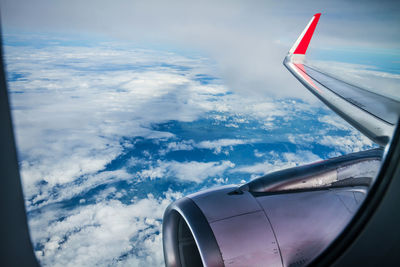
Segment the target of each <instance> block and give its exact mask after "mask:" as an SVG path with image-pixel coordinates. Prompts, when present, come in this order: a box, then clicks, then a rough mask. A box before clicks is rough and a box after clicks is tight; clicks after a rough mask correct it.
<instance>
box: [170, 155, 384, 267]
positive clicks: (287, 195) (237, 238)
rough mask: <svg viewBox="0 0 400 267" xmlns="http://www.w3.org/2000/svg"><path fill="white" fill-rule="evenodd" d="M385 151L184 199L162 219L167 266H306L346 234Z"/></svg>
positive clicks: (197, 194) (285, 172) (355, 156)
mask: <svg viewBox="0 0 400 267" xmlns="http://www.w3.org/2000/svg"><path fill="white" fill-rule="evenodd" d="M381 157H382V150H381V149H374V150H370V151H364V152H359V153H354V154H349V155H346V156H342V157H337V158H334V159H329V160H326V161H322V162H318V163H314V164H310V165H306V166H301V167H296V168H291V169H287V170H283V171H278V172H274V173H271V174H268V175H266V176H264V177H261V178H258V179H255V180H253V181H251V182H249V183H247V184H245V185H242V186H236V185H230V186H222V187H219V188H215V189H209V190H206V191H202V192H199V193H195V194H192V195H189V196H187V197H184V198H182V199H180V200H178V201H176V202H174V203H172V204H171V205H170V206H169V207H168V208H167V210H166V211H165V214H164V221H163V245H164V257H165V263H166V265H167V266H303V265H306V264H308V263H310V262H311V261H312V260H313V259H314V258H315V257H316V256H318V255H319V254H320V253H321V252H322V251H323V250H324V249H325V248H326V247H327V246H328V245H329V244H330V243H331V242H332V241H333V240H334V239H335V238H336V237H337V236H338V235H339V234H340V232H341V231H342V230H343V229H344V227H345V226H346V225H347V224H348V222H349V221H350V220H351V219H352V217H353V215H354V213H355V212H356V211H357V209H358V207H359V206H360V205H361V203H362V201H363V199H364V197H365V195H366V193H367V191H368V187H369V186H370V185H371V183H372V182H373V179H374V178H375V176H376V173H377V172H378V170H379V167H380V160H381Z"/></svg>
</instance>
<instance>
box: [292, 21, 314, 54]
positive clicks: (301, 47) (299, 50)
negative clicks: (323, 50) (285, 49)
mask: <svg viewBox="0 0 400 267" xmlns="http://www.w3.org/2000/svg"><path fill="white" fill-rule="evenodd" d="M320 16H321V13H317V14H315V15H314V17H313V20H312V22H311V25H310V26H309V27H308V29H307V31H306V33H305V34H304V36H303V38H302V39H301V41H300V43H299V44H298V45H297V47H296V49H295V50H294V52H293V54H300V55H305V54H306V51H307V48H308V44H309V43H310V41H311V37H312V36H313V34H314V30H315V28H316V27H317V23H318V20H319V17H320Z"/></svg>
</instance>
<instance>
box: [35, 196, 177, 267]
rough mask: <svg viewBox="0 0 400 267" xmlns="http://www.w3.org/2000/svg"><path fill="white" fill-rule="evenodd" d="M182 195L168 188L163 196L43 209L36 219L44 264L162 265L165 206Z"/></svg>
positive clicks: (41, 257) (38, 249)
mask: <svg viewBox="0 0 400 267" xmlns="http://www.w3.org/2000/svg"><path fill="white" fill-rule="evenodd" d="M180 197H182V195H181V194H180V193H176V192H172V191H168V192H167V193H166V194H165V196H164V197H163V198H155V197H153V196H152V195H149V196H148V197H147V198H144V199H140V200H136V201H134V202H132V203H131V204H129V205H127V204H123V203H122V202H120V201H118V200H115V199H111V200H108V201H105V200H103V201H101V202H98V203H96V204H92V205H87V206H78V207H77V208H75V209H73V210H71V211H67V210H61V209H51V210H43V212H42V214H41V216H38V217H35V219H33V220H31V221H30V227H31V233H32V235H33V239H34V240H36V241H37V242H38V244H40V246H39V248H37V249H36V250H35V253H36V255H37V257H38V258H39V260H40V262H41V264H42V265H43V266H97V265H101V266H110V265H118V264H122V263H123V265H125V266H127V265H129V266H162V265H163V253H162V245H161V243H162V242H161V220H162V216H163V212H164V210H165V208H166V207H167V205H168V204H169V203H171V202H172V201H173V200H175V199H177V198H180ZM60 217H63V218H64V219H63V220H54V218H60ZM132 251H134V253H132Z"/></svg>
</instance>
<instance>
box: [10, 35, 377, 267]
mask: <svg viewBox="0 0 400 267" xmlns="http://www.w3.org/2000/svg"><path fill="white" fill-rule="evenodd" d="M36 37H37V36H35V35H22V36H21V35H6V36H5V41H6V43H8V44H9V45H6V47H5V51H6V62H7V76H8V80H9V87H10V97H11V104H12V113H13V119H14V127H15V131H16V137H17V145H18V150H19V158H20V166H21V173H22V179H23V187H24V194H25V199H26V207H27V210H28V218H29V225H30V229H31V235H32V240H33V243H34V249H35V253H36V255H37V257H38V259H39V260H40V262H41V264H42V265H44V266H76V265H78V266H94V265H104V266H109V265H115V266H118V265H124V266H127V265H129V266H162V265H163V255H162V248H161V223H162V221H161V220H162V214H163V211H164V209H165V207H166V206H167V205H168V204H169V203H171V202H172V201H174V200H175V199H177V198H179V197H181V196H183V195H185V194H187V193H190V192H194V191H197V190H200V189H203V188H208V187H211V186H216V185H220V184H226V183H240V182H243V181H249V180H250V179H252V178H255V177H256V176H259V175H263V174H265V173H267V172H270V171H274V170H278V169H282V168H286V167H290V166H296V165H298V164H303V163H309V162H312V161H315V160H320V159H324V158H327V157H329V156H335V155H340V154H344V153H348V152H352V151H359V150H362V149H366V148H370V147H372V146H373V144H372V143H371V142H370V141H369V140H368V139H366V138H364V137H363V136H362V135H361V134H360V133H358V132H357V131H356V130H354V129H352V128H351V127H350V126H349V125H348V124H347V123H346V122H344V121H343V120H341V119H340V118H338V117H337V116H335V115H334V114H333V113H332V112H330V111H329V110H327V109H326V108H324V107H322V105H319V104H316V105H310V104H309V103H307V102H305V101H303V100H301V99H298V98H294V97H291V98H278V99H274V98H270V97H265V98H260V97H251V96H248V97H246V98H244V97H243V96H242V95H240V94H235V93H232V92H231V90H230V88H229V87H228V86H227V85H226V84H224V83H223V82H222V80H221V79H220V78H219V77H218V76H216V75H215V65H213V62H212V61H210V60H209V59H207V58H205V57H202V56H185V55H183V54H180V53H175V52H166V51H163V50H150V49H139V48H137V47H131V46H127V45H122V44H119V43H113V42H102V43H96V42H95V43H94V44H91V43H89V44H82V43H80V44H76V43H72V44H71V42H70V41H67V40H65V39H60V40H55V39H54V38H53V39H51V38H50V37H48V38H46V37H45V36H42V37H43V40H42V42H39V43H36V44H35V40H37V38H36ZM48 40H50V43H49V41H48ZM279 88H281V87H277V88H276V89H277V90H278V89H279ZM302 90H303V91H304V90H305V89H302Z"/></svg>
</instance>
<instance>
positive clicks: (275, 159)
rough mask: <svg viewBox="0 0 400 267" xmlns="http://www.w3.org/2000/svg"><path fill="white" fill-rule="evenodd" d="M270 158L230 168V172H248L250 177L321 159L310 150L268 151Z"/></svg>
mask: <svg viewBox="0 0 400 267" xmlns="http://www.w3.org/2000/svg"><path fill="white" fill-rule="evenodd" d="M269 157H270V159H267V160H266V161H264V162H259V163H256V164H253V165H247V166H238V167H237V168H235V169H233V170H231V172H232V173H237V172H239V173H250V174H252V178H256V177H259V176H263V175H265V174H267V173H271V172H274V171H279V170H282V169H286V168H291V167H296V166H299V165H303V164H308V163H312V162H315V161H319V160H321V158H320V157H318V156H317V155H315V154H313V153H312V152H310V151H296V153H282V154H279V155H278V154H276V153H274V152H272V153H270V155H269Z"/></svg>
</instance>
